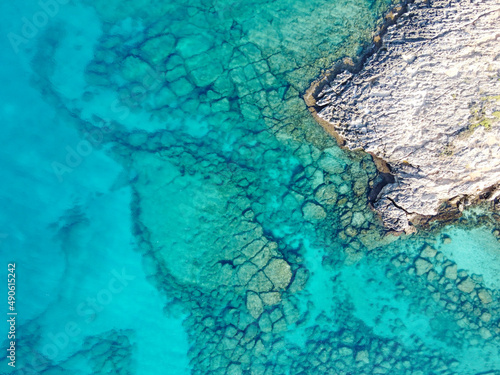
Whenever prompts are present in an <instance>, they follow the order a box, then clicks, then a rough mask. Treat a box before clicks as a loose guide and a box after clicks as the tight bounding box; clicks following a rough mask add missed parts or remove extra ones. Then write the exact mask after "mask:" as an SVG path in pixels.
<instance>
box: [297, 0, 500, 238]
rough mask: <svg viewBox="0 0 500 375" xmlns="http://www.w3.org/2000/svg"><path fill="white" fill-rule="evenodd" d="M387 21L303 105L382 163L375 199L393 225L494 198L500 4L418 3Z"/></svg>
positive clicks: (499, 155)
mask: <svg viewBox="0 0 500 375" xmlns="http://www.w3.org/2000/svg"><path fill="white" fill-rule="evenodd" d="M386 20H387V21H389V22H390V23H392V25H390V24H388V23H386V24H385V25H384V26H383V27H381V29H380V30H381V32H379V34H378V35H376V36H375V38H374V41H373V45H372V46H371V47H370V51H369V52H368V53H367V54H366V55H365V57H364V58H362V59H360V62H359V65H358V66H356V65H355V64H352V66H351V65H350V64H349V63H350V61H349V60H344V61H343V62H342V63H339V64H337V66H336V67H334V68H333V69H332V70H331V71H330V72H328V73H327V74H326V75H325V77H323V78H322V79H321V80H319V81H317V82H315V83H314V84H313V85H312V86H311V89H310V90H309V92H308V93H307V94H306V96H305V99H306V102H307V104H308V105H309V108H310V109H311V111H312V112H313V114H314V115H315V117H316V118H317V119H318V120H319V122H320V124H321V125H322V126H323V127H324V128H325V129H326V130H327V131H329V132H330V133H331V134H332V135H335V136H336V137H337V139H338V140H339V141H340V142H341V144H342V145H343V146H345V147H346V148H348V149H352V150H355V149H362V150H364V151H366V152H369V153H370V154H372V155H373V156H374V157H375V159H377V160H378V161H379V163H378V164H379V169H380V170H381V172H384V173H385V174H384V176H386V178H385V183H386V185H385V186H383V188H381V186H379V188H378V189H376V190H375V193H374V195H375V196H374V197H373V204H374V207H375V209H376V210H377V211H378V212H379V213H380V214H381V216H382V219H383V221H384V224H385V225H386V227H387V228H389V229H392V230H397V231H403V230H405V231H408V230H411V229H412V224H413V225H417V224H421V223H422V222H423V221H426V220H429V219H430V218H435V217H440V216H441V217H443V216H447V217H450V215H451V216H454V215H455V216H456V215H458V214H460V212H461V211H462V210H463V208H464V206H466V205H468V204H471V203H475V202H478V201H481V200H491V201H497V202H498V198H499V196H500V4H499V3H498V1H496V0H485V1H432V2H429V1H416V2H414V3H411V4H409V5H403V6H399V7H397V8H395V10H393V11H391V12H390V13H389V14H388V15H387V16H386ZM389 25H390V26H389ZM389 172H390V174H391V175H392V176H391V175H389V174H388V173H389ZM377 190H378V191H377Z"/></svg>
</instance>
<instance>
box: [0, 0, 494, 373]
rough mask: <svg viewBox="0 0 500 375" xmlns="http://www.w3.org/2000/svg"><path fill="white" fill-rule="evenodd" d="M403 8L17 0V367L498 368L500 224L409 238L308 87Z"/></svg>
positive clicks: (484, 217) (11, 86)
mask: <svg viewBox="0 0 500 375" xmlns="http://www.w3.org/2000/svg"><path fill="white" fill-rule="evenodd" d="M388 6H389V2H383V1H375V2H368V1H362V0H359V1H348V2H339V1H337V2H333V1H311V2H307V3H304V2H300V1H292V0H287V1H283V0H277V1H258V2H254V3H247V2H241V1H213V2H210V1H193V2H174V1H168V2H167V1H163V0H158V1H144V2H140V1H108V2H90V1H81V2H77V1H74V2H69V1H59V2H57V1H47V2H43V1H42V2H39V3H37V2H29V3H27V4H22V5H21V4H19V3H10V4H7V3H2V4H1V5H0V14H1V17H2V23H0V28H1V33H0V34H1V35H2V38H1V41H0V43H1V49H0V51H2V52H1V55H0V57H1V59H0V66H1V69H0V74H1V78H2V79H1V82H2V89H1V90H0V95H1V101H0V113H1V117H0V118H1V120H2V128H1V131H0V137H1V145H2V147H1V148H0V166H1V167H2V171H3V176H4V177H3V180H2V182H3V183H2V185H1V188H0V192H1V199H2V210H0V246H1V249H0V251H1V253H0V254H1V257H0V258H1V260H2V262H3V264H2V265H0V267H2V268H1V269H2V275H3V276H2V279H3V280H6V273H7V264H8V263H9V262H15V263H16V277H17V279H16V280H17V281H16V283H17V284H16V311H17V312H18V315H17V317H16V319H17V323H16V329H17V331H16V348H17V349H16V367H15V368H12V367H10V366H9V365H8V363H9V362H10V361H11V360H9V359H7V358H6V357H5V356H4V357H2V358H0V366H1V369H0V373H16V374H66V373H68V374H231V375H236V374H252V375H257V374H266V375H268V374H375V373H381V374H384V373H386V374H464V375H465V374H478V373H484V372H487V371H492V373H495V372H494V371H497V373H498V372H499V371H500V353H499V343H500V338H499V335H500V325H499V324H500V311H499V308H500V304H499V302H498V298H499V288H500V279H499V275H500V244H499V242H498V216H495V215H494V214H492V213H491V212H489V211H488V208H487V207H481V208H477V209H473V210H469V211H468V212H466V213H465V215H464V216H463V218H462V219H461V220H460V221H457V222H456V223H454V224H450V225H448V226H446V227H444V228H442V229H433V230H430V229H429V230H427V231H426V230H423V231H421V232H420V233H418V234H414V235H410V236H406V235H403V236H395V235H391V234H386V233H385V232H384V230H383V228H382V227H381V226H380V223H379V221H378V219H377V217H376V215H375V214H374V213H373V212H372V211H371V210H370V209H369V208H368V203H367V198H366V197H367V192H368V188H369V186H370V182H371V181H372V180H373V179H374V178H375V177H376V169H375V166H374V164H373V162H372V160H371V157H370V156H368V155H363V154H361V153H347V152H345V151H342V150H341V149H339V148H338V147H337V145H336V143H335V141H334V140H332V139H331V138H329V137H328V136H327V135H326V134H324V132H323V130H322V129H321V127H320V126H318V125H317V124H316V123H315V122H314V121H313V120H312V118H311V116H310V114H309V113H308V112H307V110H306V106H305V104H304V102H303V100H302V98H301V95H302V94H303V93H304V91H305V89H307V88H308V86H309V84H310V82H311V81H312V80H313V79H315V78H316V77H318V76H319V75H320V73H321V71H322V69H326V68H328V67H330V66H331V65H332V64H333V63H334V62H335V61H336V60H337V59H339V58H341V57H345V56H351V57H353V58H354V57H355V56H356V54H357V53H359V52H360V51H361V48H362V47H363V46H364V45H365V44H366V43H368V42H369V39H370V36H371V32H372V30H373V29H374V28H375V26H376V24H377V22H378V21H377V20H379V18H380V16H381V15H382V13H383V11H384V10H385V9H386V8H387V7H388ZM495 231H496V232H495ZM4 285H5V286H4ZM6 286H7V282H6V281H5V282H4V283H3V284H2V285H1V289H0V290H2V295H4V296H5V297H4V298H5V304H4V307H5V308H4V310H5V314H6V313H7V311H8V310H7V307H8V305H7V289H6ZM2 311H3V310H2ZM5 316H7V315H5ZM8 329H9V327H8V323H4V325H2V332H5V334H4V333H1V332H0V337H1V340H0V341H2V342H3V343H2V349H4V347H5V348H8V345H10V344H8V343H7V340H6V335H7V331H8Z"/></svg>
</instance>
